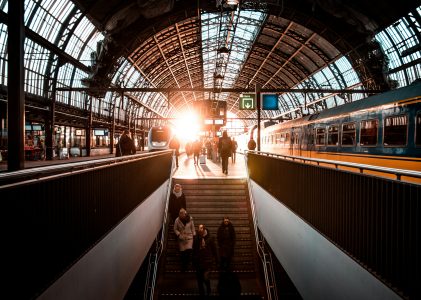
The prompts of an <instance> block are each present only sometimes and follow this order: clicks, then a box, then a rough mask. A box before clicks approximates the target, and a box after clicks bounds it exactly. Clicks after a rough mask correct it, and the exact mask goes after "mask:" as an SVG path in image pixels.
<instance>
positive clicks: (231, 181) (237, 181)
mask: <svg viewBox="0 0 421 300" xmlns="http://www.w3.org/2000/svg"><path fill="white" fill-rule="evenodd" d="M174 183H179V184H181V185H182V186H183V189H184V185H190V184H222V185H223V184H242V185H246V184H247V180H245V179H234V178H233V179H230V178H226V179H225V178H224V179H218V178H213V179H198V178H194V179H174Z"/></svg>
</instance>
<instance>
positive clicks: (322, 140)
mask: <svg viewBox="0 0 421 300" xmlns="http://www.w3.org/2000/svg"><path fill="white" fill-rule="evenodd" d="M325 131H326V129H325V128H316V145H325V144H326V134H325Z"/></svg>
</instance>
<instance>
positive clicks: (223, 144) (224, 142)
mask: <svg viewBox="0 0 421 300" xmlns="http://www.w3.org/2000/svg"><path fill="white" fill-rule="evenodd" d="M231 148H232V142H231V139H230V138H229V137H228V133H227V131H226V130H225V131H224V132H223V133H222V137H221V138H220V139H219V143H218V151H219V153H220V155H221V159H222V173H225V174H226V175H228V158H229V157H230V156H231V154H232V149H231Z"/></svg>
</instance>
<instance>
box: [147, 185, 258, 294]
mask: <svg viewBox="0 0 421 300" xmlns="http://www.w3.org/2000/svg"><path fill="white" fill-rule="evenodd" d="M174 181H175V182H174V183H180V184H181V185H182V186H183V191H184V194H185V195H186V199H187V211H188V212H189V214H190V215H191V216H192V217H193V221H194V225H195V227H196V229H197V227H198V226H199V224H205V225H206V227H207V229H208V230H209V232H210V234H211V235H212V236H213V237H214V239H215V241H217V239H216V232H217V230H218V227H219V225H220V224H221V222H222V218H223V216H224V215H227V216H229V218H230V220H231V223H232V224H233V225H234V228H235V232H236V237H237V239H236V245H235V251H234V257H233V259H232V262H231V269H232V271H233V273H234V274H235V275H234V276H236V277H237V278H238V280H239V282H240V285H241V296H240V298H241V299H265V288H264V282H262V281H263V280H262V279H261V278H262V277H263V276H262V275H261V271H260V267H259V261H258V256H257V252H256V243H255V237H254V231H253V223H252V219H251V213H250V204H249V199H248V189H247V182H246V180H245V179H175V180H174ZM180 270H181V265H180V257H179V253H178V244H177V241H176V239H175V234H174V232H173V224H170V226H169V229H168V234H167V244H166V250H164V253H163V254H162V257H161V260H160V263H159V271H158V272H159V274H158V277H157V286H156V289H155V297H154V298H155V299H172V300H175V299H200V297H199V292H198V287H197V282H196V276H195V270H194V268H193V267H192V266H190V268H189V269H188V271H187V272H184V273H182V272H180ZM220 275H221V274H220V272H219V271H218V267H217V266H216V265H215V266H214V268H213V270H212V272H211V287H212V295H211V296H210V298H219V299H220V297H219V295H218V280H219V276H220ZM223 276H224V275H223Z"/></svg>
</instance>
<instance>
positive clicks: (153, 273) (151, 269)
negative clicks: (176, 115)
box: [143, 157, 176, 300]
mask: <svg viewBox="0 0 421 300" xmlns="http://www.w3.org/2000/svg"><path fill="white" fill-rule="evenodd" d="M175 171H176V168H175V162H174V157H173V161H172V164H171V173H170V178H169V180H168V185H167V196H166V200H165V209H164V219H163V220H162V226H161V238H160V239H159V240H158V239H157V238H156V239H155V250H154V251H153V252H152V253H151V254H150V256H149V263H148V270H147V273H146V281H145V290H144V293H143V299H149V300H152V299H153V297H154V291H155V284H156V277H157V272H158V262H159V259H160V258H161V255H162V252H163V249H164V244H165V240H166V234H167V227H168V207H169V199H170V194H171V186H172V179H173V175H174V173H175ZM158 235H159V234H158ZM149 282H150V284H149Z"/></svg>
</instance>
